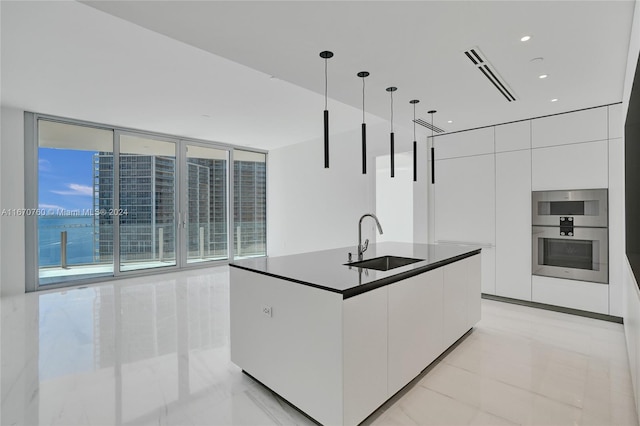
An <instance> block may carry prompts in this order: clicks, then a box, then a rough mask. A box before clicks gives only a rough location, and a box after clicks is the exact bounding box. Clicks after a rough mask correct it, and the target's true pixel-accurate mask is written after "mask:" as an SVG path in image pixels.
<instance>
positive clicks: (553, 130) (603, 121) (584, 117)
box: [531, 107, 607, 148]
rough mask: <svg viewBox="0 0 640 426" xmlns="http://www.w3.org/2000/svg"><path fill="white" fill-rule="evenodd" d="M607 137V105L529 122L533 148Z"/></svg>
mask: <svg viewBox="0 0 640 426" xmlns="http://www.w3.org/2000/svg"><path fill="white" fill-rule="evenodd" d="M604 139H607V107H601V108H592V109H588V110H584V111H577V112H573V113H570V114H560V115H554V116H551V117H544V118H538V119H535V120H533V121H532V122H531V144H532V146H533V148H540V147H546V146H556V145H565V144H572V143H576V142H589V141H599V140H604Z"/></svg>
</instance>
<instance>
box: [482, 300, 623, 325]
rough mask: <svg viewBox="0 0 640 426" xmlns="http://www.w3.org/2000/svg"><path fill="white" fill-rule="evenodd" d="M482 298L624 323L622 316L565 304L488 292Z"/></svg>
mask: <svg viewBox="0 0 640 426" xmlns="http://www.w3.org/2000/svg"><path fill="white" fill-rule="evenodd" d="M482 298H483V299H487V300H496V301H498V302H505V303H512V304H514V305H522V306H528V307H530V308H538V309H545V310H547V311H554V312H562V313H563V314H570V315H577V316H580V317H587V318H593V319H598V320H602V321H609V322H616V323H618V324H623V319H622V317H616V316H613V315H605V314H599V313H597V312H589V311H583V310H580V309H573V308H565V307H564V306H556V305H548V304H546V303H539V302H530V301H528V300H521V299H512V298H511V297H504V296H496V295H495V294H487V293H482Z"/></svg>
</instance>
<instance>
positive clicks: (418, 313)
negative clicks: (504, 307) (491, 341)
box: [388, 262, 480, 396]
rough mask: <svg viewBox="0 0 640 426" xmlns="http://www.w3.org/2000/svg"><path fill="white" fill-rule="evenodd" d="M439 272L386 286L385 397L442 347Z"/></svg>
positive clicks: (398, 387)
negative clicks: (387, 352)
mask: <svg viewBox="0 0 640 426" xmlns="http://www.w3.org/2000/svg"><path fill="white" fill-rule="evenodd" d="M457 263H460V262H457ZM457 263H456V264H457ZM442 271H443V268H438V269H435V270H433V271H429V272H427V273H424V274H421V275H417V276H415V277H412V278H408V279H406V280H404V281H401V282H398V283H396V284H394V285H391V286H389V311H388V312H389V371H388V377H389V396H391V395H393V394H395V393H396V392H397V391H399V390H400V389H402V387H403V386H405V385H406V384H407V383H409V382H410V381H411V380H412V379H413V378H414V377H416V376H417V375H418V374H419V373H420V372H421V371H422V370H423V369H424V368H425V367H426V366H427V365H429V363H431V361H433V360H434V359H435V358H436V357H437V356H438V355H439V354H440V353H442V351H443V350H444V349H445V348H446V346H443V344H444V343H443V340H442V327H443V304H442V300H443V294H442V278H443V274H442ZM479 299H480V296H479V295H478V300H479ZM465 331H466V330H465ZM458 337H460V335H458Z"/></svg>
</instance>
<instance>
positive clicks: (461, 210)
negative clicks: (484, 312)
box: [434, 154, 496, 294]
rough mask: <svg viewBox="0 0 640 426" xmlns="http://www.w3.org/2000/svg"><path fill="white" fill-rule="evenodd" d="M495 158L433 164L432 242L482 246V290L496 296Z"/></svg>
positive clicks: (454, 159) (448, 160)
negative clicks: (434, 178) (434, 174)
mask: <svg viewBox="0 0 640 426" xmlns="http://www.w3.org/2000/svg"><path fill="white" fill-rule="evenodd" d="M494 160H495V156H494V155H493V154H488V155H477V156H474V157H462V158H451V159H447V160H440V161H436V183H435V189H434V192H435V196H434V200H435V203H434V204H435V238H434V241H435V242H462V243H464V242H466V243H476V244H482V245H483V246H485V247H483V249H482V291H483V292H484V293H489V294H494V293H495V252H494V249H493V245H494V244H495V236H496V234H495V224H496V222H495V221H496V216H495V215H496V212H495V189H496V187H495V163H494Z"/></svg>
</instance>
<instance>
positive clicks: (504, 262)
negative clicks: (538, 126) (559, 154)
mask: <svg viewBox="0 0 640 426" xmlns="http://www.w3.org/2000/svg"><path fill="white" fill-rule="evenodd" d="M496 294H497V295H499V296H505V297H512V298H515V299H522V300H531V151H530V150H525V151H514V152H504V153H500V154H496Z"/></svg>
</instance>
